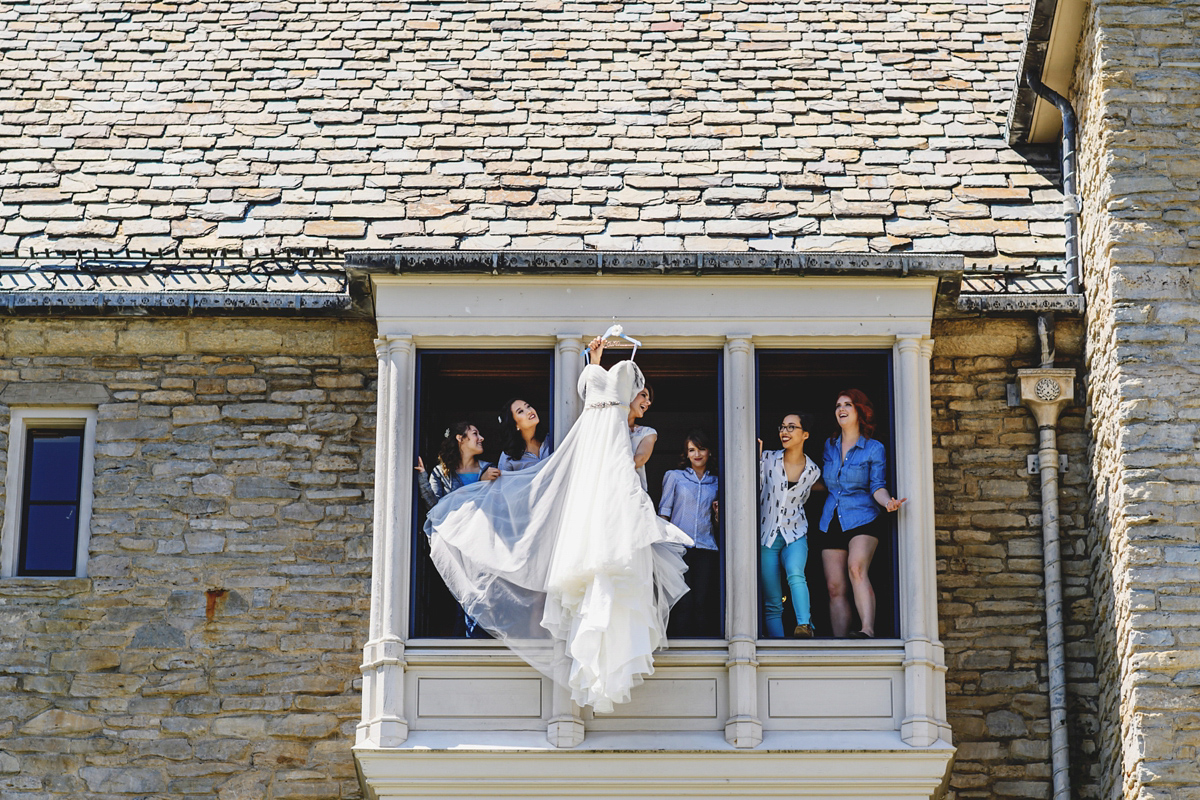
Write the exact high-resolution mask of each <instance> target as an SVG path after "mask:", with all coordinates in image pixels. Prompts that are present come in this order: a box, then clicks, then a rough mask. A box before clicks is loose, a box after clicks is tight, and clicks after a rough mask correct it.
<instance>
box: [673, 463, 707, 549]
mask: <svg viewBox="0 0 1200 800" xmlns="http://www.w3.org/2000/svg"><path fill="white" fill-rule="evenodd" d="M716 499H717V476H716V475H713V474H712V473H711V472H705V473H704V478H703V479H698V478H697V477H696V473H695V471H694V470H691V469H672V470H667V472H666V474H665V475H663V490H662V500H661V501H660V502H659V504H658V513H659V514H661V515H662V516H664V517H666V518H667V519H669V520H671V523H672V524H674V525H675V526H676V527H677V528H679V529H680V530H682V531H683V532H684V533H686V534H687V535H688V536H690V537H692V539H694V540H695V542H696V549H698V550H716V549H717V540H716V537H714V536H713V524H712V504H713V501H714V500H716Z"/></svg>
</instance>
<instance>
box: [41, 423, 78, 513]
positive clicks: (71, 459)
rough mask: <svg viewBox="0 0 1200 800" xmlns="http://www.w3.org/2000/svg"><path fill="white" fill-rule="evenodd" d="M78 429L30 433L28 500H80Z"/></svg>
mask: <svg viewBox="0 0 1200 800" xmlns="http://www.w3.org/2000/svg"><path fill="white" fill-rule="evenodd" d="M82 447H83V436H82V435H81V434H80V433H79V432H78V431H61V432H60V431H33V432H31V433H30V434H29V501H30V502H31V503H77V502H79V454H80V448H82Z"/></svg>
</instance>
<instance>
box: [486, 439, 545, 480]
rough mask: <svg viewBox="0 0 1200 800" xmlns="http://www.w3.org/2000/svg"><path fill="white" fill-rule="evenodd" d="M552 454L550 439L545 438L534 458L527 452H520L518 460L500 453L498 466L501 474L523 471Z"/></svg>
mask: <svg viewBox="0 0 1200 800" xmlns="http://www.w3.org/2000/svg"><path fill="white" fill-rule="evenodd" d="M553 452H554V445H552V444H551V443H550V437H549V436H547V437H546V439H545V441H543V442H542V446H541V447H540V448H538V454H537V455H536V456H535V455H534V454H533V453H531V452H529V451H528V450H523V451H521V457H520V458H509V457H508V453H501V454H500V463H499V465H498V466H499V467H500V469H501V471H503V472H516V471H518V470H522V469H525V468H526V467H532V466H533V465H534V464H536V463H538V462H539V461H541V460H542V459H543V458H545V457H546V456H548V455H550V454H551V453H553Z"/></svg>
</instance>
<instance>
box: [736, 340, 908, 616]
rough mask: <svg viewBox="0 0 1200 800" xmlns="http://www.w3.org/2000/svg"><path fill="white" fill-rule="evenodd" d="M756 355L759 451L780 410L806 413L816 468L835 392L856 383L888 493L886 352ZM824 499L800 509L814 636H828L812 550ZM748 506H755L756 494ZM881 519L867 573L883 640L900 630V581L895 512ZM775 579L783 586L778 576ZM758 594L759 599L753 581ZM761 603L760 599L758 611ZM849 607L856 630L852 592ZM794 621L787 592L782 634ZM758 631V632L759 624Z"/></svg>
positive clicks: (892, 486)
mask: <svg viewBox="0 0 1200 800" xmlns="http://www.w3.org/2000/svg"><path fill="white" fill-rule="evenodd" d="M757 355H758V437H759V438H760V439H762V441H763V448H764V449H765V450H777V449H779V447H780V441H779V423H780V422H781V421H782V420H783V417H784V416H785V415H786V414H792V413H809V414H812V415H813V417H814V418H815V419H814V423H815V424H814V428H815V430H813V431H811V436H810V437H809V439H808V441H807V442H806V444H805V447H804V450H805V452H806V453H807V454H808V456H809V457H810V458H811V459H812V460H813V461H814V462H815V463H816V465H817V466H818V467H823V463H822V462H823V458H822V454H823V451H824V447H825V442H826V440H827V439H828V438H829V437H830V436H836V435H837V434H838V432H839V431H838V426H837V421H836V420H835V418H834V416H833V407H834V404H835V403H836V402H837V398H838V392H840V391H843V390H845V389H860V390H861V391H863V392H864V393H865V394H866V395H867V397H868V398H869V399H870V400H871V404H872V405H873V407H874V409H875V433H874V435H873V436H872V438H873V439H876V440H878V441H879V442H881V443H882V444H883V446H884V449H885V450H886V454H887V477H886V480H887V486H888V489H889V491H891V492H893V493H894V492H895V491H896V473H895V453H896V446H895V440H894V437H893V429H894V428H893V424H892V421H893V419H894V416H895V414H894V409H893V403H892V359H891V351H879V350H875V351H870V350H866V351H863V350H859V351H846V350H842V351H832V350H827V351H811V350H810V351H796V350H759V351H758V354H757ZM824 505H825V493H824V492H823V491H819V490H816V489H814V490H813V493H812V496H811V497H810V498H809V501H808V503H807V504H806V505H805V507H804V508H805V513H806V516H807V517H808V530H809V552H808V562H807V565H806V568H805V575H806V577H807V583H808V591H809V596H810V601H811V610H812V625H813V628H814V629H815V632H816V636H817V637H818V638H824V637H830V636H832V635H833V631H832V625H831V620H830V610H829V593H828V590H827V582H826V577H825V567H824V558H823V556H822V552H821V550H820V545H821V544H822V542H821V541H820V529H819V528H820V521H821V512H822V510H823V509H824ZM755 508H756V509H757V498H756V503H755ZM884 519H885V520H886V523H887V530H888V532H889V534H890V535H889V537H888V538H887V540H881V541H880V542H879V546H878V548H877V549H876V550H875V555H874V558H873V559H872V560H871V566H870V569H869V570H868V575H869V577H870V579H871V584H872V586H873V587H874V592H875V602H876V610H875V636H876V638H884V639H887V638H894V637H898V636H899V635H900V603H899V592H900V581H899V572H898V568H897V564H898V559H899V549H898V548H899V545H898V543H897V539H896V532H895V514H885V515H884ZM781 583H782V584H784V585H786V581H784V580H783V579H782V578H781ZM784 591H785V593H786V594H790V593H791V592H790V589H786V588H785V590H784ZM759 597H760V598H761V597H762V590H761V587H760V591H759ZM762 605H763V604H762V603H761V602H760V603H759V610H760V613H761V611H762ZM850 606H851V612H852V614H853V617H852V620H851V628H850V629H851V630H855V631H856V630H859V627H860V626H861V620H859V619H858V616H857V611H856V609H855V608H854V602H853V596H852V594H851V597H850ZM760 624H761V619H760ZM794 625H795V614H794V611H793V609H792V607H791V598H790V597H788V598H786V600H785V604H784V612H783V626H784V632H785V634H784V635H785V637H786V638H791V632H792V630H793V627H794ZM761 635H764V636H765V629H763V633H762V634H761Z"/></svg>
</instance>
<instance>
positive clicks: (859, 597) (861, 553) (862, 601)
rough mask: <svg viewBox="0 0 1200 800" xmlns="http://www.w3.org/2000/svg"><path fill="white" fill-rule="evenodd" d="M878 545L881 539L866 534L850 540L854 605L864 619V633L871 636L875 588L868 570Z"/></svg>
mask: <svg viewBox="0 0 1200 800" xmlns="http://www.w3.org/2000/svg"><path fill="white" fill-rule="evenodd" d="M878 546H879V540H878V539H876V538H875V537H874V536H867V535H866V534H860V535H858V536H855V537H854V538H853V539H851V540H850V556H849V569H850V586H851V587H852V588H853V589H854V606H855V608H857V609H858V618H859V619H861V620H862V631H863V633H865V634H868V635H870V636H874V635H875V590H874V589H873V588H871V579H870V578H869V577H868V576H867V570H868V569H870V567H871V559H872V558H874V557H875V548H876V547H878Z"/></svg>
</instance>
